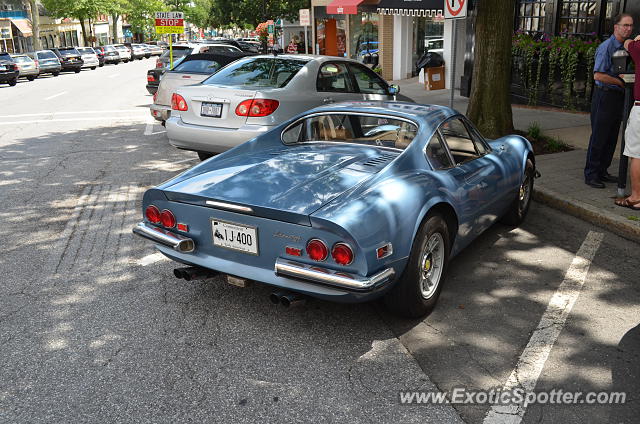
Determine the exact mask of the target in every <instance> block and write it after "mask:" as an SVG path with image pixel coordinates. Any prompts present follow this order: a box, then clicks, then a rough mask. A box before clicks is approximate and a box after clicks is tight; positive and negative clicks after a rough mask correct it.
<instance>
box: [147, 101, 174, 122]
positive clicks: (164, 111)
mask: <svg viewBox="0 0 640 424" xmlns="http://www.w3.org/2000/svg"><path fill="white" fill-rule="evenodd" d="M149 109H150V110H151V116H153V117H154V118H155V119H156V120H157V121H166V120H167V119H169V117H170V116H171V106H165V105H159V104H156V103H153V104H152V105H151V106H149Z"/></svg>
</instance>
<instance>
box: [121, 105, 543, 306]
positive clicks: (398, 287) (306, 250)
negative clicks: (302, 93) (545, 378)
mask: <svg viewBox="0 0 640 424" xmlns="http://www.w3.org/2000/svg"><path fill="white" fill-rule="evenodd" d="M535 174H536V171H535V158H534V155H533V151H532V148H531V145H530V144H529V142H528V141H527V140H526V139H524V138H522V137H519V136H508V137H503V138H500V139H497V140H485V139H484V138H483V137H482V136H481V135H480V134H479V133H478V131H477V130H476V129H475V128H474V127H473V125H472V124H471V123H470V122H469V121H468V120H467V119H466V118H465V117H464V116H463V115H461V114H459V113H457V112H456V111H454V110H452V109H449V108H446V107H440V106H429V105H416V104H413V103H402V102H393V103H391V102H388V103H387V102H354V103H341V104H335V105H331V106H326V107H320V108H316V109H313V110H310V111H307V112H305V113H303V114H300V115H298V116H297V117H295V118H293V119H291V120H289V121H287V122H285V123H283V124H282V125H279V126H278V127H276V128H274V129H273V130H271V131H269V132H268V133H265V134H263V135H261V136H259V137H257V138H255V139H253V140H251V141H249V142H247V143H244V144H242V145H240V146H238V147H236V148H234V149H232V150H229V151H227V152H225V153H223V154H220V155H218V156H215V157H213V158H211V159H209V160H207V161H205V162H203V163H201V164H199V165H197V166H195V167H194V168H191V169H190V170H188V171H186V172H184V173H182V174H180V175H178V176H176V177H175V178H173V179H171V180H169V181H167V182H165V183H163V184H161V185H160V186H158V187H156V188H153V189H150V190H148V191H147V192H146V193H145V195H144V200H143V212H144V220H143V221H142V222H140V223H139V224H138V225H137V226H136V227H135V228H134V229H133V231H134V233H135V234H138V235H140V236H142V237H144V238H146V239H149V240H151V241H152V242H154V243H155V244H156V247H157V248H158V249H159V250H160V252H162V253H163V254H165V255H166V256H168V257H169V258H171V259H173V260H175V261H177V262H180V263H182V264H185V265H188V266H186V267H182V268H177V269H176V270H175V272H174V273H175V275H176V276H177V277H179V278H184V279H187V280H190V279H205V278H210V277H212V276H213V275H216V274H223V275H225V276H226V278H227V279H228V281H229V282H230V283H232V284H236V285H246V283H247V282H249V281H257V282H261V283H265V284H269V285H271V286H274V287H276V288H277V291H276V292H274V293H273V294H272V295H271V298H272V300H273V301H274V302H282V303H283V304H290V303H291V302H293V301H295V300H297V299H298V298H300V297H303V296H312V297H317V298H322V299H328V300H333V301H339V302H362V301H368V300H372V299H375V298H377V297H380V296H383V295H384V296H385V301H386V303H387V306H388V307H389V308H390V309H391V310H392V311H394V312H396V313H398V314H401V315H405V316H410V317H418V316H422V315H425V314H427V313H429V312H430V311H431V310H432V309H433V307H434V306H435V303H436V300H437V298H438V296H439V294H440V291H441V290H442V285H443V281H444V277H445V275H446V271H447V264H448V262H449V260H450V258H451V257H453V256H454V255H456V254H457V253H459V252H460V251H461V250H462V249H463V248H464V247H465V246H466V245H468V244H469V243H470V242H471V241H472V240H473V239H475V238H476V237H478V235H479V234H480V233H481V232H482V231H484V230H485V229H487V228H488V227H489V226H491V225H492V224H493V223H494V222H495V221H496V220H498V219H502V220H503V221H505V222H506V223H508V224H510V225H518V224H519V223H520V222H521V221H522V220H523V219H524V218H525V215H526V214H527V211H528V209H529V204H530V202H531V195H532V190H533V181H534V176H535Z"/></svg>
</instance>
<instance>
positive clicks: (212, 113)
mask: <svg viewBox="0 0 640 424" xmlns="http://www.w3.org/2000/svg"><path fill="white" fill-rule="evenodd" d="M200 115H202V116H209V117H211V118H220V116H221V115H222V104H221V103H208V102H202V107H201V108H200Z"/></svg>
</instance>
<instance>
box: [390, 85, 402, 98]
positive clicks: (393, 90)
mask: <svg viewBox="0 0 640 424" xmlns="http://www.w3.org/2000/svg"><path fill="white" fill-rule="evenodd" d="M399 93H400V87H399V86H398V85H397V84H391V85H390V86H389V94H390V95H392V96H396V95H398V94H399Z"/></svg>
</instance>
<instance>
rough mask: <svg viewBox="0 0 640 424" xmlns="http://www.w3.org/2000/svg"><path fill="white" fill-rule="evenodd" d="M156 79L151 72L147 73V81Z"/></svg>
mask: <svg viewBox="0 0 640 424" xmlns="http://www.w3.org/2000/svg"><path fill="white" fill-rule="evenodd" d="M155 80H156V79H155V78H154V77H153V75H151V74H149V75H147V82H154V81H155Z"/></svg>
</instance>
